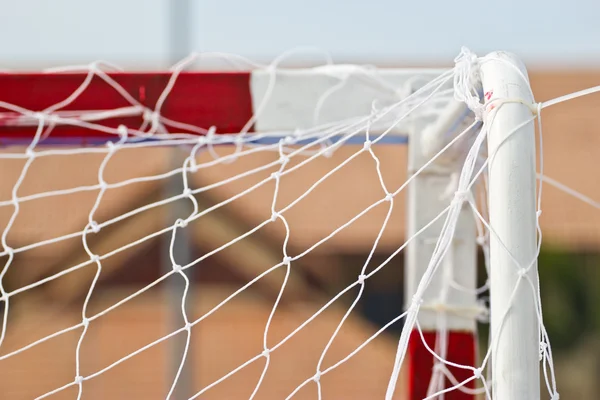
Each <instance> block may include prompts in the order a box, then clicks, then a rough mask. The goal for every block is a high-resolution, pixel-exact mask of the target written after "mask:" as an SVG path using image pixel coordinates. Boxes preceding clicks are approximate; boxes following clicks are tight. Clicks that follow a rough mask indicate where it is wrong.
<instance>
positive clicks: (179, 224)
mask: <svg viewBox="0 0 600 400" xmlns="http://www.w3.org/2000/svg"><path fill="white" fill-rule="evenodd" d="M187 224H188V223H187V221H186V220H184V219H181V218H180V219H178V220H177V221H176V222H175V226H176V227H177V228H185V227H186V226H187Z"/></svg>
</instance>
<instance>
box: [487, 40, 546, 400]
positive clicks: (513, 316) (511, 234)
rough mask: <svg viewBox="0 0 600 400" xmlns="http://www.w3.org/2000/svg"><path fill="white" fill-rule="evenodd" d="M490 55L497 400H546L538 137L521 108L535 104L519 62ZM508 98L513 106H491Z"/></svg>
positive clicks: (504, 55)
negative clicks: (540, 316)
mask: <svg viewBox="0 0 600 400" xmlns="http://www.w3.org/2000/svg"><path fill="white" fill-rule="evenodd" d="M491 56H492V57H488V58H487V59H486V60H485V61H484V62H483V63H482V65H481V71H480V72H481V80H482V83H483V89H484V92H485V93H486V99H487V102H488V109H489V108H490V107H493V106H496V107H497V110H495V111H496V113H495V115H493V114H489V115H488V118H489V121H488V123H490V126H489V129H490V130H489V135H488V152H489V155H490V157H491V162H490V165H489V194H488V196H489V199H488V200H489V209H490V210H489V218H490V226H491V228H492V231H493V232H492V233H491V235H490V282H491V292H490V297H491V335H492V378H493V398H494V399H498V400H535V399H539V398H540V386H539V381H540V376H539V372H540V371H539V358H538V357H539V342H540V340H539V337H540V335H539V321H538V317H537V312H536V302H535V299H536V298H537V290H538V289H537V282H538V280H537V262H536V261H535V257H536V250H537V230H536V204H535V202H536V187H535V185H536V176H535V173H536V161H535V160H536V159H535V130H534V123H533V121H530V122H529V123H526V124H524V123H525V122H526V121H527V120H529V119H531V116H532V114H531V110H530V108H529V107H528V106H526V105H525V104H522V103H520V102H519V101H522V102H524V103H529V104H533V98H532V95H531V90H530V88H529V82H528V78H527V72H526V70H525V68H524V67H523V66H522V65H521V63H520V62H519V61H518V60H517V59H516V58H515V57H514V56H512V55H510V54H507V53H501V52H499V53H494V54H492V55H491ZM503 99H508V100H509V101H507V102H505V103H504V104H499V103H495V104H496V105H495V104H489V103H490V102H494V101H496V102H498V101H499V100H500V101H502V100H503ZM515 100H516V101H515ZM513 259H514V260H516V261H517V262H518V264H519V265H516V263H515V262H514V261H513ZM532 262H533V265H531V263H532ZM530 265H531V267H530V269H529V270H526V269H523V268H527V267H528V266H530ZM528 281H529V282H528Z"/></svg>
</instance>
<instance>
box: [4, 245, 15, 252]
mask: <svg viewBox="0 0 600 400" xmlns="http://www.w3.org/2000/svg"><path fill="white" fill-rule="evenodd" d="M4 252H5V253H6V254H13V253H14V252H15V249H13V248H12V247H10V246H9V245H5V246H4Z"/></svg>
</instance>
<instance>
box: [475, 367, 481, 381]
mask: <svg viewBox="0 0 600 400" xmlns="http://www.w3.org/2000/svg"><path fill="white" fill-rule="evenodd" d="M482 371H483V370H482V369H481V368H475V370H473V376H474V377H475V379H481V378H482V377H483V375H482Z"/></svg>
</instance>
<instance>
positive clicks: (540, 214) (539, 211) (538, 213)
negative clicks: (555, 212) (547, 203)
mask: <svg viewBox="0 0 600 400" xmlns="http://www.w3.org/2000/svg"><path fill="white" fill-rule="evenodd" d="M535 216H536V217H537V218H539V217H541V216H542V210H537V212H536V213H535Z"/></svg>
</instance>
